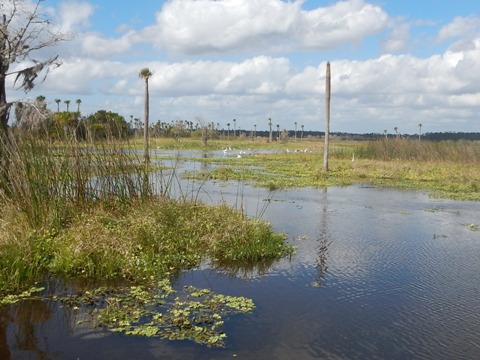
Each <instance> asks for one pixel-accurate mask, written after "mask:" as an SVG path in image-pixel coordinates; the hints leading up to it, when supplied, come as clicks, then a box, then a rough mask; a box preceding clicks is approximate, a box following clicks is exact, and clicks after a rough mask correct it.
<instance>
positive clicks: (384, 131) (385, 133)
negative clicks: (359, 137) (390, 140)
mask: <svg viewBox="0 0 480 360" xmlns="http://www.w3.org/2000/svg"><path fill="white" fill-rule="evenodd" d="M387 132H388V131H387V129H385V130H383V134H384V135H385V139H386V138H387Z"/></svg>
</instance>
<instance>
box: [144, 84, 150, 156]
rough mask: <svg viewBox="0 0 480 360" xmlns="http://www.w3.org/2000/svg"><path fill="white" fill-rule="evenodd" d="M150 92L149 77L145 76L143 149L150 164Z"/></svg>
mask: <svg viewBox="0 0 480 360" xmlns="http://www.w3.org/2000/svg"><path fill="white" fill-rule="evenodd" d="M148 98H149V93H148V77H147V78H145V99H144V101H145V102H144V109H143V111H144V124H143V151H144V156H145V157H144V160H145V164H148V162H149V161H150V157H149V154H148V116H149V99H148Z"/></svg>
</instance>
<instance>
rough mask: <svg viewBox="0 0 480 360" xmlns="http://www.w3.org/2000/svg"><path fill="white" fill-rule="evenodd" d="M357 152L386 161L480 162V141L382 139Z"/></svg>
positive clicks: (362, 155)
mask: <svg viewBox="0 0 480 360" xmlns="http://www.w3.org/2000/svg"><path fill="white" fill-rule="evenodd" d="M355 154H356V155H358V156H360V157H362V158H365V159H374V160H385V161H388V160H418V161H433V162H456V163H471V164H478V163H479V162H480V143H478V142H474V141H428V140H422V141H419V140H414V139H381V140H375V141H369V142H366V143H364V144H362V145H361V146H358V147H357V149H356V150H355Z"/></svg>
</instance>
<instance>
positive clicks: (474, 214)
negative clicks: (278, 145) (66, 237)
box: [0, 183, 480, 360]
mask: <svg viewBox="0 0 480 360" xmlns="http://www.w3.org/2000/svg"><path fill="white" fill-rule="evenodd" d="M183 186H184V190H185V186H186V187H187V188H188V186H191V189H190V190H191V192H192V193H195V194H197V195H199V196H200V197H202V198H204V200H206V201H211V202H213V203H218V202H219V201H226V202H229V203H231V204H236V205H237V206H238V207H240V206H242V207H243V208H245V209H246V211H247V212H248V213H250V214H252V215H255V214H263V218H264V219H266V220H268V221H270V222H271V223H272V224H273V226H274V228H275V230H276V231H279V232H284V233H286V234H288V239H289V241H290V242H291V243H293V244H294V245H297V246H298V249H297V253H296V255H295V256H294V257H293V258H292V259H284V260H281V261H278V262H276V263H275V264H273V266H272V267H271V268H269V269H261V270H259V269H253V270H244V271H237V272H226V271H225V272H221V271H217V270H214V269H211V268H210V267H209V265H208V264H203V265H202V266H201V268H200V269H197V270H194V271H189V272H186V273H184V274H183V275H182V276H181V277H180V278H179V279H178V281H177V284H176V286H178V287H180V286H183V285H194V286H197V287H207V288H210V289H211V290H213V291H215V292H219V293H222V294H227V295H234V296H245V297H250V298H252V299H253V301H254V302H255V304H256V309H255V311H254V313H253V314H252V315H235V316H231V317H230V318H229V319H227V321H226V324H225V331H226V332H227V334H228V339H227V343H226V348H224V349H210V348H207V347H204V346H201V345H196V344H195V343H193V342H189V341H181V342H180V341H177V342H169V341H165V340H159V339H148V338H138V337H128V336H125V335H121V334H112V333H109V332H103V331H97V330H92V329H91V328H90V327H88V325H82V326H78V325H75V324H76V321H77V320H78V319H75V318H74V316H73V315H72V313H71V312H70V311H68V310H65V309H60V308H58V307H57V305H56V304H55V303H48V302H42V301H32V302H29V303H26V304H24V305H22V306H19V307H16V308H12V309H11V310H10V311H6V310H5V309H3V310H0V359H5V360H7V359H233V358H238V359H480V261H479V260H480V231H472V230H471V228H470V226H469V225H470V224H477V225H479V224H480V216H479V211H478V210H479V204H478V203H475V202H457V201H449V200H437V199H431V198H429V197H428V196H427V195H425V194H423V193H419V192H403V191H397V190H387V189H375V188H368V187H362V186H351V187H346V188H329V189H327V190H324V189H296V190H290V191H286V192H283V191H277V192H275V193H273V194H272V193H269V192H268V191H266V190H263V189H257V188H252V187H249V186H244V185H241V184H239V183H230V184H226V185H221V184H212V183H206V184H203V185H202V186H201V189H200V188H199V187H197V185H196V184H194V183H191V184H190V185H185V184H184V185H183Z"/></svg>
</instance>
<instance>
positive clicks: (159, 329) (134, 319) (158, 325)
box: [55, 280, 255, 347]
mask: <svg viewBox="0 0 480 360" xmlns="http://www.w3.org/2000/svg"><path fill="white" fill-rule="evenodd" d="M55 300H56V301H59V302H61V303H63V304H65V305H68V306H69V307H71V308H74V309H76V310H77V311H78V313H80V314H82V313H83V314H84V316H81V317H82V319H81V320H79V324H81V323H85V322H86V323H89V324H91V325H92V326H93V327H102V328H105V329H108V330H110V331H112V332H117V333H123V334H126V335H132V336H145V337H161V338H164V339H169V340H192V341H195V342H196V343H199V344H203V345H207V346H211V347H223V346H224V345H225V339H226V337H227V334H226V333H225V332H224V331H223V330H222V325H223V324H224V322H225V316H227V315H232V314H239V313H243V314H247V313H251V312H252V311H253V310H254V308H255V305H254V304H253V301H252V300H251V299H247V298H244V297H235V296H226V295H222V294H216V293H214V292H212V291H210V290H208V289H198V288H195V287H193V286H185V287H184V289H183V291H180V292H178V291H175V290H174V289H173V288H172V287H171V284H170V282H169V281H168V280H161V281H160V282H158V284H157V286H155V287H154V288H153V290H152V288H151V287H150V286H149V287H146V286H131V287H127V288H104V287H103V288H98V289H95V290H92V291H87V292H84V293H82V294H75V295H61V296H56V297H55Z"/></svg>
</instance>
